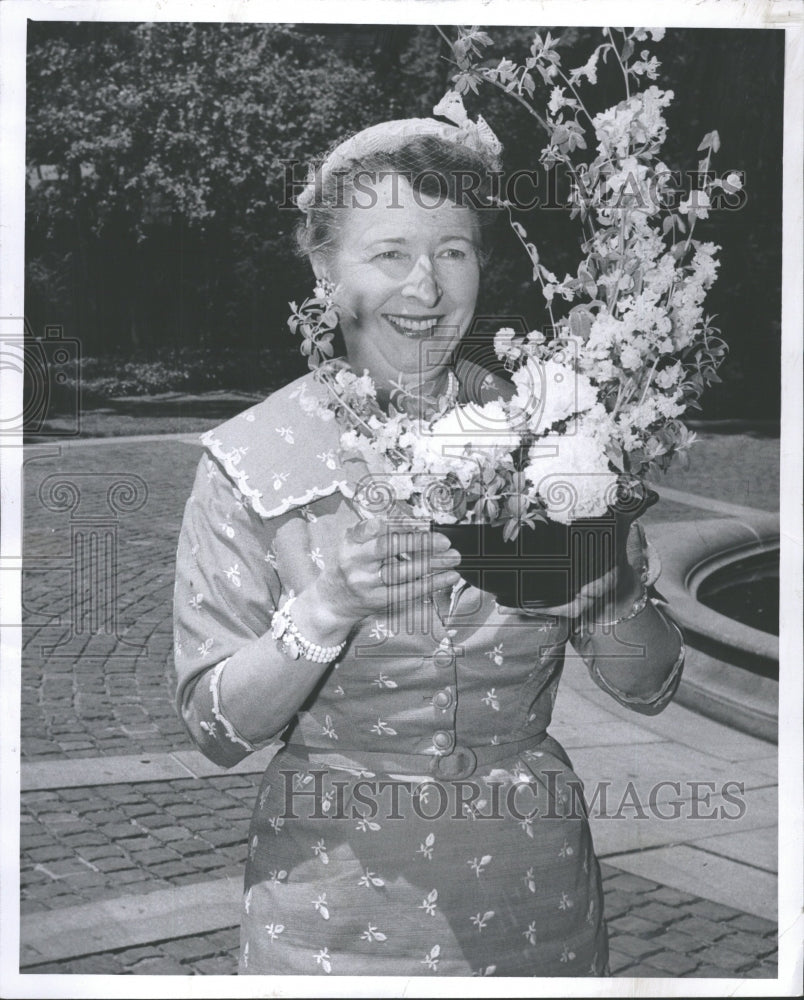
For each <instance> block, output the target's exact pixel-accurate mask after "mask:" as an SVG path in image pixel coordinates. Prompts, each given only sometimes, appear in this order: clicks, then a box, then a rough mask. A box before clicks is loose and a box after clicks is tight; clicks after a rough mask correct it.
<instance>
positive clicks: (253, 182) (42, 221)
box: [26, 21, 783, 415]
mask: <svg viewBox="0 0 804 1000" xmlns="http://www.w3.org/2000/svg"><path fill="white" fill-rule="evenodd" d="M487 30H488V33H489V35H490V36H491V38H492V40H493V43H494V47H495V52H496V53H497V54H498V55H500V54H512V55H515V54H516V52H518V51H520V50H521V51H523V52H525V51H527V48H528V45H529V44H530V40H531V38H532V35H533V31H532V30H531V29H528V28H505V27H494V28H489V29H487ZM541 30H542V31H544V30H545V29H544V28H542V29H541ZM552 30H553V34H554V37H555V36H556V35H558V37H559V44H560V45H561V46H562V47H565V48H572V47H573V46H574V45H575V44H576V43H577V42H578V41H579V40H581V39H583V38H584V37H585V33H595V32H597V31H598V29H583V28H567V29H560V28H559V29H552ZM780 36H781V33H780V32H773V31H764V32H759V31H729V32H725V31H720V32H718V31H701V30H698V31H686V32H685V31H669V32H668V34H667V36H666V39H665V41H664V42H663V46H662V52H661V58H662V62H663V70H662V72H663V74H664V79H663V80H662V83H663V85H664V86H670V87H672V88H673V89H674V90H675V91H676V95H677V98H676V102H675V104H674V108H673V115H674V116H675V117H674V118H673V119H672V120H671V135H670V139H669V140H668V148H669V151H670V153H669V155H671V156H675V157H677V162H678V163H679V164H686V163H688V162H689V160H690V156H689V154H690V150H691V149H694V145H695V142H697V137H699V136H700V135H701V134H703V132H705V131H707V130H710V129H713V128H716V129H718V131H719V132H720V135H721V137H722V140H723V149H722V151H721V154H720V156H721V159H722V160H723V161H724V162H725V161H726V160H728V166H729V167H734V168H741V169H743V170H744V171H745V172H746V177H747V189H748V192H749V200H748V203H747V205H746V208H745V211H743V212H740V213H734V214H733V216H732V217H731V218H729V217H727V216H726V213H723V214H722V217H721V218H720V219H719V221H718V223H717V225H718V226H720V228H721V231H720V232H718V233H716V234H714V235H713V237H712V238H713V239H715V240H716V241H717V242H719V243H722V244H723V246H724V268H723V271H722V274H721V278H720V281H719V286H718V287H717V288H716V290H715V291H714V292H713V298H714V299H716V300H717V299H718V297H719V298H720V301H719V302H716V311H717V312H719V313H720V316H719V321H718V325H719V326H720V327H721V328H722V329H723V331H724V335H725V336H726V339H727V340H728V341H729V343H730V344H731V346H732V352H731V356H730V359H729V361H728V362H727V364H726V366H724V371H723V377H724V386H723V387H722V390H723V391H722V393H721V395H722V398H723V399H724V401H725V402H724V405H725V406H726V408H727V409H728V408H729V407H731V408H734V407H735V406H736V407H737V408H738V410H740V409H741V410H743V411H745V410H747V409H748V408H749V407H750V405H754V406H755V409H756V408H757V406H759V407H760V408H762V407H764V408H765V411H766V413H767V411H768V407H769V406H770V409H771V410H773V409H774V406H775V404H774V399H775V393H776V385H775V384H774V380H775V379H777V378H778V317H779V271H780V254H781V244H780V231H781V230H780V218H781V175H780V170H781V95H782V76H783V65H782V56H783V40H782V38H781V37H780ZM448 54H449V52H448V48H447V46H446V45H445V43H444V42H443V40H442V39H441V38H440V37H439V35H438V33H437V32H436V30H435V29H434V28H432V27H429V26H415V25H413V26H394V25H387V26H372V25H337V24H335V25H293V24H203V23H198V24H194V23H189V24H175V23H167V22H165V23H156V24H150V23H114V22H92V23H90V22H85V23H73V22H54V21H50V22H30V24H29V50H28V95H27V107H28V133H27V150H26V153H27V161H28V169H29V186H28V193H27V205H26V209H27V232H26V256H27V271H26V278H27V288H26V312H27V314H28V316H29V319H30V320H31V322H32V324H33V326H34V329H41V327H42V326H43V325H44V324H45V323H57V324H62V325H64V326H65V328H66V330H67V332H68V333H69V334H70V335H73V336H77V337H79V339H80V340H81V342H82V346H83V350H84V353H85V354H92V355H100V354H112V353H120V352H121V351H124V352H128V353H129V354H132V352H136V353H137V356H142V357H147V358H153V359H156V358H157V357H159V355H160V352H161V351H163V350H164V349H165V348H167V347H172V348H177V349H179V348H185V349H186V348H190V347H194V346H201V347H204V348H206V349H209V348H215V347H222V346H224V345H225V346H226V347H227V348H242V349H244V350H252V351H253V350H254V349H255V348H258V347H262V346H263V345H265V346H266V348H267V350H268V357H269V363H271V364H275V365H281V366H285V367H287V368H288V371H289V374H293V373H294V372H298V373H301V371H302V370H303V367H304V362H303V361H302V360H301V359H298V362H296V363H295V368H292V367H291V366H292V365H293V364H294V362H291V360H290V359H291V358H292V357H293V354H294V352H295V346H294V345H293V344H292V342H291V341H290V338H289V337H288V336H287V334H286V332H285V330H286V328H285V319H286V316H287V313H288V308H287V303H288V301H289V300H291V299H297V300H299V299H301V298H303V297H304V296H305V295H307V294H309V289H310V279H309V272H308V268H307V264H306V262H303V261H300V260H298V259H297V258H296V257H295V255H294V251H293V241H292V229H293V227H294V225H295V223H296V220H297V217H298V212H297V211H296V210H295V209H293V208H282V207H281V206H282V204H283V203H285V204H286V197H285V190H284V185H285V178H286V165H287V164H289V163H292V162H295V163H296V166H295V168H294V171H295V176H296V178H299V179H300V178H302V177H303V175H304V165H305V164H306V163H307V162H309V161H310V160H311V159H312V158H313V157H315V156H317V155H320V154H321V153H323V152H324V151H326V149H327V148H329V147H330V146H331V145H333V144H334V143H335V142H336V141H338V140H339V139H340V138H342V137H343V136H345V135H346V134H348V133H350V132H351V131H354V130H358V129H360V128H363V127H365V126H366V125H367V124H370V123H372V122H375V121H378V120H381V119H389V118H395V117H406V116H421V115H426V114H429V113H430V110H431V108H432V106H433V104H434V103H435V102H436V101H437V100H438V99H439V98H440V97H441V96H442V94H443V92H444V90H445V89H446V85H447V81H448V79H449V77H450V75H451V72H452V71H453V69H454V67H451V66H450V65H449V63H448V61H447V56H448ZM735 65H743V66H747V65H755V66H760V67H761V68H762V72H761V73H760V74H754V73H752V74H748V73H734V72H733V70H734V67H735ZM467 106H468V108H469V111H470V113H472V114H475V113H477V112H478V111H480V112H481V113H482V114H483V115H484V117H485V118H486V119H487V120H488V121H489V123H490V124H491V125H492V127H493V128H494V129H495V131H496V132H497V133H498V134H499V135H500V137H501V138H502V139H503V141H504V143H505V146H506V166H507V168H508V169H509V170H513V169H517V168H519V167H523V166H524V167H528V166H529V167H536V166H537V163H536V155H537V154H536V150H537V149H538V148H539V144H540V139H541V137H540V136H535V135H533V134H532V125H531V122H530V121H529V120H528V119H527V116H526V115H525V114H524V113H523V114H521V115H519V114H518V113H517V111H516V109H513V110H512V108H511V106H510V105H509V103H508V102H507V101H506V100H505V95H499V97H495V96H488V95H483V97H482V101H481V99H480V98H476V97H475V96H474V95H472V94H469V95H468V97H467ZM670 166H671V167H672V166H675V164H674V163H672V162H671V163H670ZM45 168H48V169H45ZM523 221H525V222H526V225H527V228H528V232H530V233H533V234H537V235H538V242H539V245H540V247H544V248H548V249H549V254H545V256H548V255H549V257H550V260H551V266H553V269H554V270H557V271H561V268H562V267H564V265H565V264H566V266H567V269H569V266H570V264H571V262H572V261H573V260H574V259H577V236H576V233H575V229H574V227H573V225H572V224H571V223H570V222H569V219H568V218H567V213H566V212H565V211H562V210H558V211H556V210H553V211H546V210H535V214H533V213H532V214H531V217H530V218H528V219H525V220H523ZM573 241H576V242H573ZM498 243H499V245H498V247H497V249H496V253H495V259H494V260H493V261H492V264H491V265H490V267H489V269H488V270H487V273H486V280H485V283H484V288H483V292H482V297H481V301H480V303H479V309H480V311H481V312H482V313H484V314H486V315H489V314H497V315H501V316H511V315H516V314H520V315H523V316H524V317H525V318H526V319H527V321H528V322H529V323H532V324H534V325H537V324H540V323H542V322H543V315H542V314H541V307H542V303H541V301H539V296H538V294H537V293H536V291H535V290H534V289H533V287H532V285H531V282H530V265H529V261H528V260H527V259H525V257H524V255H523V254H522V251H521V248H520V247H519V246H518V243H517V240H516V238H515V237H514V236H513V234H512V233H511V232H510V230H508V229H507V227H505V226H503V227H501V229H500V232H499V241H498ZM562 273H563V272H562ZM774 324H776V325H775V326H774ZM774 338H776V339H775V340H774ZM760 345H761V346H760ZM749 372H751V373H752V375H753V376H754V377H756V373H757V372H760V373H761V374H762V377H763V378H764V379H765V385H766V386H770V387H771V389H772V391H771V392H770V394H769V393H768V392H767V391H766V392H762V391H759V392H753V391H749V384H748V381H747V373H749ZM741 373H745V376H746V378H745V381H744V382H742V383H741V381H740V377H741ZM736 388H739V389H740V392H741V395H740V396H739V398H738V397H737V396H735V391H736ZM713 395H714V394H713ZM752 401H753V402H752ZM715 409H716V410H717V407H715ZM767 415H771V414H770V413H768V414H767Z"/></svg>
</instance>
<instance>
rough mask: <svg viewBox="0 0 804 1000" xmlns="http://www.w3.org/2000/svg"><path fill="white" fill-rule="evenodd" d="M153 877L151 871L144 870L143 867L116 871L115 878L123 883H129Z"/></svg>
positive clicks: (117, 881)
mask: <svg viewBox="0 0 804 1000" xmlns="http://www.w3.org/2000/svg"><path fill="white" fill-rule="evenodd" d="M152 877H153V876H152V875H151V873H150V872H147V871H144V870H143V869H142V868H131V869H129V870H128V871H123V872H115V875H114V880H115V882H116V883H119V884H121V885H128V884H129V883H130V882H141V881H143V880H145V879H150V878H152ZM126 891H128V890H126Z"/></svg>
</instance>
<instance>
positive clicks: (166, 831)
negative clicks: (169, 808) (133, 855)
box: [152, 826, 192, 843]
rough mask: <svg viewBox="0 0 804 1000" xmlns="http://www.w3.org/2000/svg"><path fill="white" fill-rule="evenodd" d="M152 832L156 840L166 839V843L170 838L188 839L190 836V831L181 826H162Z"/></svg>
mask: <svg viewBox="0 0 804 1000" xmlns="http://www.w3.org/2000/svg"><path fill="white" fill-rule="evenodd" d="M152 832H153V835H154V837H156V838H157V839H158V840H162V841H166V842H168V843H169V842H170V841H172V840H190V839H191V838H192V834H191V833H190V831H189V830H187V829H185V828H184V827H183V826H163V827H161V828H160V829H158V830H154V831H152Z"/></svg>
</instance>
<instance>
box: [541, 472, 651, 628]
mask: <svg viewBox="0 0 804 1000" xmlns="http://www.w3.org/2000/svg"><path fill="white" fill-rule="evenodd" d="M638 485H639V488H640V489H641V490H642V502H641V503H640V504H639V505H637V506H635V507H634V508H633V509H632V510H625V511H619V512H618V513H617V515H616V522H615V528H614V544H615V559H614V565H613V566H612V568H611V569H610V570H609V571H608V572H607V573H604V574H603V576H600V577H597V579H595V580H590V581H589V582H588V583H586V584H584V586H583V587H581V588H580V590H579V591H578V592H577V594H575V596H574V597H573V599H572V600H571V601H569V602H568V603H567V604H562V605H560V606H557V607H553V608H540V609H539V611H538V614H539V615H553V616H556V617H559V618H569V619H573V620H576V619H579V618H580V619H584V618H586V619H590V620H592V621H594V620H596V619H599V620H605V621H608V620H611V619H614V618H618V617H620V615H622V614H625V613H626V612H627V611H628V610H629V609H630V608H631V607H632V606H633V604H634V603H635V602H636V601H637V600H638V599H639V597H640V595H641V594H642V592H643V588H644V586H645V580H646V578H647V569H648V543H647V539H646V538H645V531H644V529H643V527H642V525H641V524H639V523H638V522H637V518H638V517H640V516H641V515H642V514H643V513H644V512H645V511H646V510H647V508H648V507H652V506H653V504H655V503H656V501H657V500H658V495H657V494H656V493H655V492H654V491H653V490H647V489H645V487H643V486H642V485H641V484H638Z"/></svg>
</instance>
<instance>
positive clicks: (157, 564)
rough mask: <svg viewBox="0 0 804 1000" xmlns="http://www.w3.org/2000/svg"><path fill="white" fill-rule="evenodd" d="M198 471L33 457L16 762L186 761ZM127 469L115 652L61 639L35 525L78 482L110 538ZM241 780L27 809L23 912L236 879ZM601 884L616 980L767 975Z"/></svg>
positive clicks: (226, 951) (65, 591)
mask: <svg viewBox="0 0 804 1000" xmlns="http://www.w3.org/2000/svg"><path fill="white" fill-rule="evenodd" d="M198 455H199V451H198V449H197V448H194V447H188V446H187V445H186V444H182V443H179V442H177V441H165V442H159V443H158V444H154V443H153V442H148V443H141V444H136V443H129V444H127V445H125V447H122V446H113V445H107V446H104V447H103V450H102V451H100V450H99V449H92V448H80V447H78V448H72V449H69V450H67V449H65V451H64V454H62V455H58V453H57V449H55V448H54V449H53V454H52V455H51V457H47V455H45V454H42V453H41V452H40V453H38V454H37V453H33V455H32V456H31V457H29V459H28V462H27V468H26V484H25V499H26V505H25V546H26V548H25V566H26V571H25V573H24V576H23V604H24V609H25V628H24V652H23V665H22V750H23V757H24V759H26V760H52V761H56V760H59V759H66V758H70V757H75V758H82V757H87V756H97V755H118V754H126V753H149V752H150V753H155V752H159V751H167V750H177V749H187V748H188V745H189V744H188V741H187V738H186V736H185V735H184V732H183V729H182V727H181V724H180V723H179V721H178V719H177V718H176V715H175V711H174V709H173V705H172V698H173V676H172V667H171V663H170V645H171V627H170V612H171V599H172V572H173V565H172V562H173V553H174V551H175V545H176V540H177V536H178V527H179V520H180V515H181V510H182V507H183V503H184V500H185V498H186V496H187V495H188V494H189V490H190V486H191V482H192V477H193V473H194V469H195V465H196V462H197V459H198ZM131 470H136V471H137V472H138V474H140V475H141V476H142V477H143V479H145V480H146V481H147V496H146V498H145V501H144V503H143V505H142V507H141V508H140V509H139V510H136V511H132V512H131V513H121V514H119V516H118V517H117V518H116V526H115V531H116V563H115V566H114V570H115V572H114V575H115V578H116V582H117V591H118V595H119V599H118V601H117V606H116V617H117V622H116V635H109V634H103V631H102V629H101V630H100V632H97V631H88V630H87V629H86V628H84V630H83V632H81V633H80V634H72V633H71V631H70V627H69V622H68V620H67V618H68V616H69V613H70V611H71V607H72V604H71V602H75V601H76V599H78V600H79V603H80V601H86V600H88V598H87V597H86V595H83V594H77V593H76V592H72V593H71V591H70V585H71V583H70V581H71V576H70V567H71V544H72V543H71V531H72V520H73V515H74V514H75V511H74V512H73V514H72V515H71V514H70V512H67V511H63V512H52V511H48V510H46V509H45V507H44V506H43V504H42V502H41V500H40V497H39V491H40V487H41V486H42V484H43V482H44V480H45V479H46V477H47V476H49V475H52V474H53V473H55V472H60V473H66V478H68V479H69V478H70V476H74V478H75V480H76V482H78V481H79V476H80V475H81V474H83V476H84V478H83V479H81V480H80V487H81V491H82V492H81V504H82V505H83V506H82V507H81V515H82V516H84V517H88V518H94V519H95V522H96V523H98V524H99V523H100V522H101V520H102V519H103V518H104V517H106V519H107V521H108V509H107V508H105V507H104V505H105V502H106V490H107V488H108V483H109V477H110V476H111V477H112V478H113V477H114V476H115V475H116V474H125V473H126V472H129V471H131ZM74 474H77V475H74ZM54 615H61V616H62V617H61V622H60V623H57V622H56V621H54V619H53V616H54ZM59 642H63V645H61V646H59V645H58V643H59ZM53 646H55V647H56V648H55V650H52V651H51V652H50V653H48V652H47V647H53ZM255 781H256V778H255V777H254V776H249V775H243V776H228V775H224V776H221V777H215V778H207V779H203V780H201V781H199V780H196V779H180V780H171V781H161V782H141V783H137V784H121V785H105V786H102V787H94V788H93V787H88V788H69V789H59V790H54V791H37V792H26V793H23V796H22V817H21V821H22V826H21V834H22V842H21V847H22V861H21V865H22V867H21V910H22V913H23V914H31V913H35V912H40V911H46V910H55V909H59V908H62V907H69V906H72V905H78V904H81V903H87V902H91V901H97V900H101V899H113V898H115V897H119V896H121V895H123V894H133V893H147V892H149V891H153V890H155V889H160V888H165V887H166V886H171V885H173V886H179V885H183V884H188V883H191V882H193V881H196V880H201V879H209V878H210V877H216V876H224V875H229V874H233V873H236V874H238V875H239V874H240V873H241V872H242V863H243V858H244V852H245V846H244V845H245V841H246V828H247V823H248V816H249V814H250V804H251V800H252V799H253V797H254V794H255ZM603 871H604V878H605V892H606V912H607V916H608V919H609V922H610V935H611V963H612V972H613V974H614V975H616V976H653V977H655V976H666V975H669V976H682V977H691V976H703V977H705V976H738V977H768V978H772V977H774V976H775V974H776V966H775V962H776V957H775V956H776V939H775V934H776V928H775V925H774V924H772V923H770V922H768V921H764V920H760V919H758V918H755V917H751V916H748V915H747V914H743V913H741V912H740V911H738V910H735V909H731V908H728V907H724V906H720V905H718V904H715V903H711V902H708V901H707V900H702V899H698V898H696V897H694V896H692V895H689V894H685V893H680V892H677V891H676V890H674V889H669V888H667V887H665V886H661V885H659V884H658V883H656V882H652V881H649V880H647V879H643V878H638V877H636V876H633V875H627V874H625V873H623V872H621V871H619V870H617V869H615V868H612V867H610V866H607V865H604V866H603ZM236 952H237V932H236V929H224V930H219V931H215V932H211V933H208V934H198V935H193V936H191V937H186V938H176V939H173V940H168V941H158V942H154V943H152V944H148V945H145V946H137V947H132V948H126V949H123V950H118V951H115V952H103V953H100V954H95V955H89V956H84V957H78V958H75V959H70V960H66V961H60V962H58V963H50V964H41V965H37V966H30V967H28V968H27V969H26V971H27V972H58V973H113V974H116V973H120V974H129V973H133V974H201V975H204V974H231V973H233V972H234V971H235V969H236Z"/></svg>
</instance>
